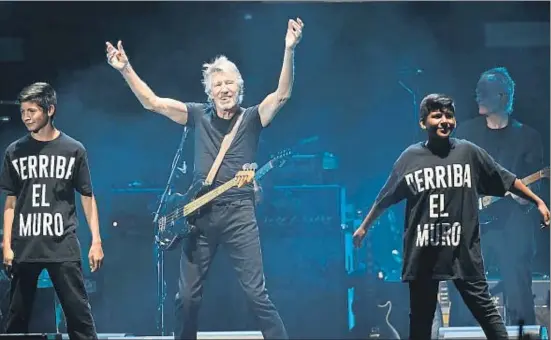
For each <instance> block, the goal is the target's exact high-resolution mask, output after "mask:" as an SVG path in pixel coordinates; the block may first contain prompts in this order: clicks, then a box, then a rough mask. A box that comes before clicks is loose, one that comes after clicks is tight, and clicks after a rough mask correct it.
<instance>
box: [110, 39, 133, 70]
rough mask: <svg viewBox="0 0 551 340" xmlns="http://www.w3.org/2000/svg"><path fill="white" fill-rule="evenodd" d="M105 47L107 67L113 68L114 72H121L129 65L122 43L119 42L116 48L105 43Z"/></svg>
mask: <svg viewBox="0 0 551 340" xmlns="http://www.w3.org/2000/svg"><path fill="white" fill-rule="evenodd" d="M105 46H106V54H107V62H108V63H109V65H111V66H113V68H114V69H115V70H118V71H122V70H123V69H124V68H125V67H126V66H127V65H128V64H129V61H128V56H127V55H126V53H125V52H124V48H123V47H122V41H120V40H119V42H118V43H117V48H115V46H113V45H112V44H111V43H110V42H108V41H107V42H105Z"/></svg>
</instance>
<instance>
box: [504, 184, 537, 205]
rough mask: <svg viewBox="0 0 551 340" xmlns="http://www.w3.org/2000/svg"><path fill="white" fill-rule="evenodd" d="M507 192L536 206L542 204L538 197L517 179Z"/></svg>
mask: <svg viewBox="0 0 551 340" xmlns="http://www.w3.org/2000/svg"><path fill="white" fill-rule="evenodd" d="M509 191H510V192H511V193H512V194H515V195H517V196H519V197H520V198H524V199H525V200H528V201H530V202H532V203H534V204H536V205H538V204H540V203H541V202H543V201H542V199H541V198H540V197H539V196H538V195H536V194H534V192H533V191H532V190H530V188H528V187H527V186H526V185H524V183H522V181H521V180H519V179H516V180H515V181H514V182H513V185H512V186H511V189H509Z"/></svg>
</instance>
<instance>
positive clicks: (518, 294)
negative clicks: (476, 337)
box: [449, 214, 537, 327]
mask: <svg viewBox="0 0 551 340" xmlns="http://www.w3.org/2000/svg"><path fill="white" fill-rule="evenodd" d="M536 222H537V221H536ZM532 225H537V224H534V221H533V220H532V219H531V216H524V215H521V214H516V215H514V216H511V220H509V222H508V223H507V225H504V226H492V225H488V227H487V229H486V230H483V234H482V254H483V255H484V258H485V259H484V260H485V261H484V262H485V263H486V267H488V264H489V263H490V261H488V260H490V259H492V260H493V261H491V262H492V263H495V265H497V267H498V269H499V273H500V279H501V283H502V284H503V296H504V297H505V308H506V310H507V320H505V321H506V323H507V324H511V325H518V324H519V321H520V320H523V321H524V324H525V325H535V324H536V311H535V307H534V297H533V292H532V260H533V257H534V249H535V246H534V245H535V242H534V234H533V228H531V226H532ZM484 227H485V226H481V229H484ZM494 261H495V262H494ZM449 294H450V301H451V303H452V304H451V310H450V326H454V327H460V326H471V325H473V324H475V320H473V318H472V316H471V315H470V314H469V313H468V310H467V308H466V307H465V304H463V303H462V302H461V299H460V298H459V294H458V293H457V291H456V290H455V289H450V292H449Z"/></svg>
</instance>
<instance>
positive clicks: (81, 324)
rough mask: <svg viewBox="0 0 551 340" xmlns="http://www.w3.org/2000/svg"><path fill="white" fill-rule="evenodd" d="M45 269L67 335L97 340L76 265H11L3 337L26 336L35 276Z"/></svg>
mask: <svg viewBox="0 0 551 340" xmlns="http://www.w3.org/2000/svg"><path fill="white" fill-rule="evenodd" d="M44 268H46V270H47V271H48V274H49V275H50V279H51V280H52V284H53V286H54V290H55V292H56V294H57V296H58V298H59V302H60V303H61V307H62V308H63V313H64V314H65V319H66V321H67V333H69V338H70V339H71V340H77V339H82V340H90V339H97V338H98V336H97V333H96V326H95V324H94V319H93V317H92V310H91V308H90V303H89V301H88V293H87V292H86V289H85V287H84V277H83V275H82V267H81V263H80V261H75V262H52V263H34V262H32V263H31V262H23V263H17V262H14V263H13V278H12V280H11V288H10V307H9V310H8V314H7V316H6V317H7V321H6V333H10V334H13V333H28V331H29V322H30V316H31V312H32V307H33V303H34V297H35V293H36V289H37V284H38V276H39V275H40V273H41V272H42V270H43V269H44Z"/></svg>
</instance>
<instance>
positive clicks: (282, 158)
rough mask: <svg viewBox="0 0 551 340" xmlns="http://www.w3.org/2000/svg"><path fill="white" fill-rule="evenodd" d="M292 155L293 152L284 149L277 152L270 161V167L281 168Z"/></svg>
mask: <svg viewBox="0 0 551 340" xmlns="http://www.w3.org/2000/svg"><path fill="white" fill-rule="evenodd" d="M292 155H293V151H292V150H291V149H284V150H281V151H280V152H278V153H277V154H276V155H275V156H273V157H272V159H270V163H272V166H273V167H274V168H280V167H282V166H283V165H284V164H285V162H287V160H288V159H289V157H291V156H292Z"/></svg>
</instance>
